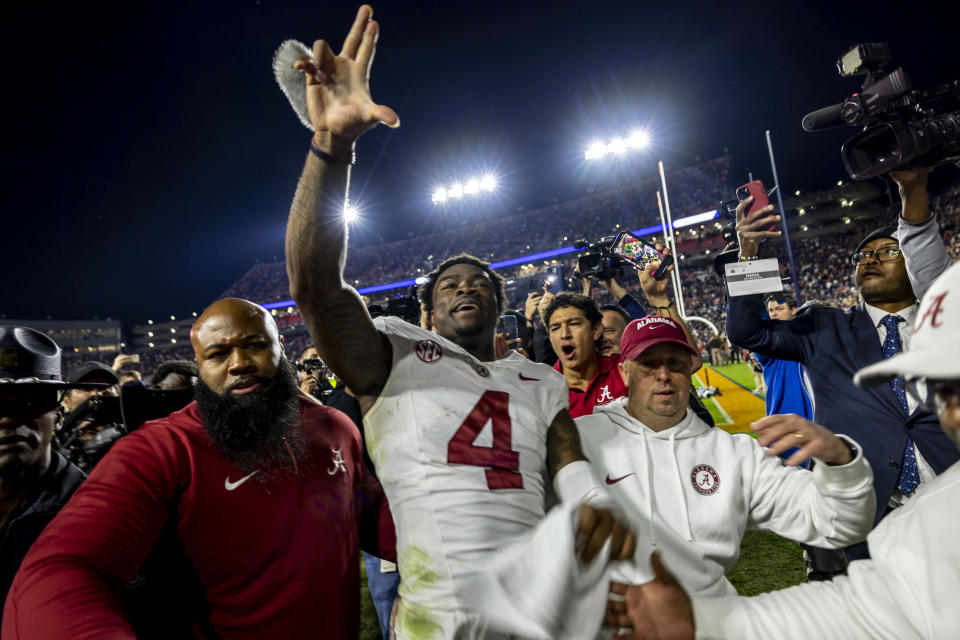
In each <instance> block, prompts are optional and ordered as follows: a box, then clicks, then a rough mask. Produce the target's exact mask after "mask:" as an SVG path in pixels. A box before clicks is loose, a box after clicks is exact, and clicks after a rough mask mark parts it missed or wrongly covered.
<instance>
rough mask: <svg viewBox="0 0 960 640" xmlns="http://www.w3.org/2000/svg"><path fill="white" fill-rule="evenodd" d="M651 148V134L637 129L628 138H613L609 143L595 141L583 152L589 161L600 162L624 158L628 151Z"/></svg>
mask: <svg viewBox="0 0 960 640" xmlns="http://www.w3.org/2000/svg"><path fill="white" fill-rule="evenodd" d="M649 146H650V134H649V133H647V132H646V131H645V130H643V129H635V130H633V131H632V132H631V133H630V134H629V135H628V136H625V137H622V138H612V139H611V140H610V141H609V142H603V141H602V140H594V141H593V142H591V143H590V146H589V147H587V149H586V151H584V152H583V157H584V158H586V159H587V160H599V159H600V158H604V157H606V156H610V155H612V156H624V155H626V153H627V152H628V151H642V150H644V149H646V148H647V147H649Z"/></svg>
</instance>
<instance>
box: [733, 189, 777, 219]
mask: <svg viewBox="0 0 960 640" xmlns="http://www.w3.org/2000/svg"><path fill="white" fill-rule="evenodd" d="M747 198H753V201H752V202H750V206H749V208H748V209H747V212H746V213H747V215H748V216H752V215H753V214H755V213H757V212H758V211H760V210H761V209H763V208H765V207H767V206H769V205H770V198H768V197H767V190H766V189H765V188H764V186H763V181H762V180H754V181H752V182H748V183H747V184H744V185H740V186H739V187H737V200H739V201H740V202H743V201H744V200H746V199H747ZM776 229H777V224H776V223H773V224H771V225H770V226H769V227H767V228H766V231H775V230H776Z"/></svg>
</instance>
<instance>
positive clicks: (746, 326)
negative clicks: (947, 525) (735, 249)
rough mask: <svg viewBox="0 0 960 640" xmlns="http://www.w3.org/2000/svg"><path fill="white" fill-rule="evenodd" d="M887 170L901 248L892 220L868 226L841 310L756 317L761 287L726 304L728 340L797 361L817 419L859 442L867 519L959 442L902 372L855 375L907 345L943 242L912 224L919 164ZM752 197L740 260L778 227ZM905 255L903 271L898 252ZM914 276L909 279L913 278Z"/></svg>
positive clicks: (740, 211) (742, 208) (954, 455)
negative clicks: (896, 195)
mask: <svg viewBox="0 0 960 640" xmlns="http://www.w3.org/2000/svg"><path fill="white" fill-rule="evenodd" d="M890 177H891V178H893V179H894V180H895V181H897V183H898V184H900V185H901V193H902V200H903V216H902V218H903V219H902V220H901V226H902V227H905V228H908V230H909V231H908V236H909V240H907V243H906V245H907V246H906V247H901V245H900V242H899V241H898V230H897V228H896V227H881V228H879V229H875V230H873V231H872V232H870V233H869V234H867V236H866V237H864V238H863V240H861V242H860V244H859V245H858V246H857V248H856V251H855V252H854V255H853V256H852V261H853V264H854V265H855V267H854V274H853V275H854V280H855V282H856V285H857V288H858V290H859V293H860V296H861V298H862V299H863V302H862V303H861V304H860V305H859V306H857V307H854V308H851V309H849V310H847V311H842V310H840V309H837V308H834V307H821V306H815V307H810V308H808V309H805V310H804V312H802V313H799V314H798V315H797V316H796V317H795V318H793V319H792V320H787V321H777V320H767V319H764V318H763V298H762V296H761V295H759V294H755V295H746V296H733V297H730V299H729V305H728V311H727V333H728V335H729V336H730V339H731V341H732V342H733V343H734V344H737V345H739V346H742V347H744V348H746V349H749V350H751V351H754V352H756V353H759V354H762V355H765V356H769V357H772V358H778V359H782V360H793V361H796V362H799V363H801V364H802V365H803V366H804V368H805V369H806V371H807V374H808V376H809V379H810V381H811V384H812V386H813V393H814V396H815V398H816V406H815V408H814V417H815V419H816V422H818V423H819V424H823V425H824V426H825V427H827V428H828V429H831V430H838V431H839V430H845V432H847V433H849V434H850V436H851V437H853V438H854V439H857V440H859V441H860V442H863V443H865V451H864V453H865V455H866V457H867V460H868V461H869V462H870V466H871V467H872V469H873V473H874V488H875V491H876V493H877V511H876V514H875V518H874V523H875V524H876V522H879V521H880V519H881V518H882V517H883V516H884V515H886V513H887V512H888V511H889V510H890V509H894V508H896V507H898V506H900V505H902V504H903V503H904V502H905V501H906V500H908V499H909V498H911V497H912V496H913V495H914V493H915V492H916V491H917V489H918V487H920V486H921V485H922V483H925V482H929V481H931V480H933V478H934V477H935V476H936V475H937V474H939V473H942V472H943V471H944V470H945V469H946V468H947V467H948V466H950V465H951V464H953V463H954V462H956V461H957V460H958V458H960V454H958V451H957V447H956V445H955V444H954V443H953V442H952V441H951V440H950V439H949V438H947V436H946V435H945V434H944V433H943V431H942V430H941V429H939V427H938V424H937V421H936V416H934V415H932V414H930V413H929V412H927V411H924V410H923V409H922V407H921V406H920V405H919V403H917V402H915V401H913V400H912V399H911V398H909V397H907V396H906V394H905V393H904V391H903V381H902V380H898V379H895V380H894V381H892V382H891V384H890V385H885V386H883V387H878V388H874V389H859V388H857V387H855V386H854V385H853V383H852V378H853V374H854V373H855V372H856V371H857V370H858V369H861V368H863V367H864V366H866V365H869V364H873V363H875V362H879V361H880V360H883V359H886V358H889V357H892V356H893V355H896V353H898V352H899V351H901V350H902V349H903V348H906V347H908V346H909V343H910V338H911V335H912V332H913V329H914V325H915V323H916V322H917V321H918V319H917V301H916V294H915V292H914V288H913V286H915V287H916V289H918V290H920V291H925V290H926V289H927V288H928V287H929V285H930V283H931V282H932V279H933V277H935V276H936V273H935V272H936V271H937V270H938V269H942V267H943V256H944V253H945V249H944V248H943V241H942V239H939V238H938V236H939V233H938V230H937V227H936V225H935V223H934V222H933V221H932V219H931V220H928V221H927V222H926V223H925V224H924V223H922V224H921V225H919V226H917V227H916V228H913V227H912V226H911V225H914V222H913V220H916V219H917V218H919V217H927V218H932V216H930V214H929V211H928V210H927V211H926V215H922V213H923V210H924V209H925V208H926V206H927V205H926V189H925V183H926V171H925V170H923V169H918V170H904V171H900V172H895V173H891V174H890ZM751 202H752V198H747V199H746V200H744V202H742V203H741V204H740V205H739V206H738V207H737V234H738V237H739V241H740V249H739V255H740V259H741V260H745V259H754V258H755V257H756V256H757V255H758V254H759V249H760V241H761V240H762V239H764V238H767V237H776V236H779V235H780V231H768V230H764V229H765V228H766V227H769V225H770V224H771V223H774V222H776V221H777V220H779V216H774V215H772V212H773V207H772V206H767V207H764V208H763V209H760V210H759V211H757V212H755V213H754V214H752V215H747V214H746V210H747V208H748V207H749V206H750V203H751ZM913 249H916V250H917V251H916V252H913V255H911V256H910V260H911V271H912V273H911V274H910V275H908V272H907V268H906V262H905V254H906V253H907V251H911V250H913ZM911 276H912V280H913V286H911ZM845 553H846V555H847V558H848V559H851V560H852V559H858V558H863V557H866V554H867V550H866V547H865V545H862V544H861V545H855V546H854V547H851V548H848V549H846V550H845Z"/></svg>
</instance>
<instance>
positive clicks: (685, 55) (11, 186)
mask: <svg viewBox="0 0 960 640" xmlns="http://www.w3.org/2000/svg"><path fill="white" fill-rule="evenodd" d="M30 4H31V5H32V6H33V7H35V8H33V9H24V8H23V7H19V8H18V9H17V10H16V12H12V13H8V14H7V15H6V16H5V19H4V27H3V36H4V37H3V47H4V60H5V61H6V64H5V69H4V72H5V82H4V87H5V91H4V94H5V96H6V98H5V99H4V106H5V108H4V110H3V111H4V113H6V114H7V115H6V116H5V117H4V119H5V123H4V124H5V126H4V136H3V146H2V151H0V158H2V171H3V189H2V191H0V193H2V196H0V197H2V201H0V202H2V204H0V207H2V212H3V221H4V240H5V242H4V243H3V251H2V254H0V256H2V257H0V268H2V271H3V277H2V281H0V283H2V284H0V300H2V307H0V313H2V314H4V315H6V316H7V317H8V318H26V319H34V318H44V317H46V316H51V317H53V318H61V319H73V318H91V317H93V316H99V317H100V318H106V317H112V318H119V319H121V320H123V321H124V322H125V323H128V324H131V323H135V322H143V321H145V320H146V319H147V318H149V317H161V316H164V315H169V314H176V315H178V316H179V315H187V314H189V313H190V312H191V311H199V310H201V309H202V307H203V306H205V305H206V304H208V303H209V302H210V301H211V300H212V299H213V298H215V297H216V296H217V295H218V294H219V293H220V292H222V291H223V290H224V289H226V288H227V287H228V286H229V285H230V284H231V283H232V282H233V281H235V280H236V279H237V278H238V277H240V276H241V275H242V274H243V273H244V272H245V271H246V270H247V269H248V268H249V267H250V266H251V265H252V264H253V263H254V262H255V261H256V260H258V259H259V260H261V261H269V260H273V259H275V258H276V257H280V256H282V253H283V231H284V226H285V222H286V215H287V210H288V207H289V203H290V199H291V197H292V195H293V191H294V188H295V186H296V181H297V178H298V175H299V171H300V167H301V165H302V162H303V159H304V156H305V153H306V149H307V144H308V141H309V135H310V134H309V132H308V131H307V130H306V129H305V128H303V126H302V125H301V124H300V123H299V122H298V120H297V118H296V117H295V115H294V113H293V111H292V110H291V108H290V107H289V106H288V104H287V102H286V99H285V98H284V97H283V95H282V93H281V92H280V90H279V88H278V87H277V86H276V83H275V81H274V79H273V75H272V71H271V67H270V63H271V58H272V54H273V51H274V49H275V48H276V47H277V46H278V45H279V44H280V42H282V41H283V40H284V39H287V38H296V39H298V40H301V41H304V42H307V43H308V44H309V43H311V42H312V41H313V40H314V39H318V38H323V39H326V40H328V41H329V42H331V44H332V46H333V48H334V49H335V50H336V51H339V48H340V45H341V43H342V40H343V37H344V36H345V35H346V32H347V29H348V28H349V26H350V24H351V22H352V20H353V17H354V15H355V13H356V9H357V6H359V4H353V3H345V2H338V3H325V2H315V3H295V2H268V1H266V0H263V1H260V2H251V1H244V2H232V3H216V4H214V3H210V4H209V5H202V4H200V3H192V4H177V3H162V4H161V3H157V4H152V3H151V4H142V3H124V4H118V5H107V4H98V3H70V4H67V5H64V6H59V7H58V6H57V5H51V4H42V3H30ZM951 5H952V6H953V9H952V10H951V9H947V8H946V7H950V6H951ZM957 6H958V5H957V3H950V2H939V3H929V4H927V3H922V2H910V3H903V2H898V3H892V2H891V3H873V4H869V5H868V4H866V3H862V2H856V3H852V2H851V3H844V2H830V3H811V2H802V3H800V2H796V3H777V2H766V3H762V4H757V5H739V6H734V4H733V3H724V2H710V3H706V2H704V3H691V4H685V3H682V2H662V3H651V2H619V3H607V2H597V1H588V2H583V1H581V2H569V3H568V2H559V3H556V2H555V3H549V4H548V3H521V2H512V3H507V2H472V3H454V2H448V3H428V2H396V1H391V2H381V3H375V4H374V10H375V17H376V18H377V19H378V21H379V22H380V24H381V37H380V43H379V46H378V50H377V57H376V60H375V62H374V67H373V73H372V92H373V97H374V100H376V101H377V102H380V103H383V104H386V105H389V106H391V107H393V108H394V109H395V110H396V111H397V112H398V113H399V114H400V118H401V120H402V127H401V128H400V129H398V130H389V129H387V128H385V127H380V128H377V129H375V130H373V131H371V132H368V133H367V134H366V135H365V136H364V137H363V138H362V139H361V141H360V143H359V145H358V165H357V167H356V170H355V173H354V181H353V185H354V188H353V192H352V197H353V200H354V201H355V202H356V204H357V205H358V206H359V207H360V209H361V211H362V215H363V216H364V222H363V225H362V226H361V227H359V228H358V229H357V232H356V234H355V236H354V241H355V242H357V243H358V244H370V243H373V242H376V241H377V240H378V239H380V238H382V239H384V240H391V239H396V238H400V237H404V236H406V235H407V234H408V233H414V234H420V233H424V232H426V231H427V230H429V229H430V228H431V227H432V226H434V225H436V222H437V217H438V216H441V215H442V216H465V217H474V216H480V215H488V214H507V213H511V212H515V211H516V210H517V209H518V207H525V208H526V209H528V210H529V209H534V208H537V207H539V206H543V205H547V204H550V203H551V202H552V201H553V200H554V199H555V198H556V199H559V200H562V199H564V198H570V197H574V196H582V195H584V193H585V192H586V190H587V189H589V188H591V187H593V188H600V187H603V186H604V185H607V184H610V183H612V181H615V180H623V179H627V178H629V177H631V176H637V177H645V176H648V175H651V174H652V172H653V171H654V163H655V161H656V160H660V159H662V160H664V161H665V162H667V163H668V165H671V166H678V165H683V164H689V163H692V162H694V161H695V160H696V158H697V157H700V158H701V159H709V158H712V157H716V156H718V155H720V154H721V153H722V151H723V149H724V148H728V149H729V151H730V152H731V153H733V156H734V163H733V174H734V175H733V177H732V180H736V181H741V178H742V182H746V175H747V172H748V171H753V172H754V174H755V177H759V178H762V179H764V180H765V181H766V182H772V180H770V175H769V173H770V171H769V164H768V161H767V152H766V146H765V143H764V138H763V133H764V130H765V129H771V130H772V133H773V140H774V145H775V149H776V151H777V162H778V169H779V172H780V178H781V180H782V182H783V185H784V187H785V188H789V189H790V190H793V189H794V188H804V189H812V188H819V187H826V186H828V185H830V184H835V183H836V181H837V180H838V179H846V178H847V176H846V175H845V173H844V171H843V167H842V164H841V160H840V154H839V146H840V143H841V142H842V141H843V140H844V139H846V138H847V137H849V136H850V135H852V134H853V133H854V132H855V131H854V129H852V128H842V129H835V130H832V131H828V132H822V133H817V134H808V133H804V132H803V131H802V130H801V128H800V119H801V117H802V116H803V115H804V114H805V113H807V112H809V111H812V110H814V109H816V108H819V107H822V106H826V105H828V104H831V103H835V102H839V101H840V100H841V99H842V98H843V97H844V96H845V95H848V94H850V93H852V92H854V91H856V90H857V89H858V88H859V82H860V80H859V79H844V78H840V77H839V76H838V75H837V73H836V71H835V68H834V62H835V60H836V59H837V57H838V56H839V55H840V53H842V52H843V51H844V50H845V49H846V48H847V47H848V46H849V45H852V44H855V43H857V42H861V41H888V42H890V43H891V45H892V46H893V54H894V63H895V65H896V64H899V65H903V66H904V67H905V68H906V70H907V72H908V74H909V75H910V77H911V79H912V80H913V84H914V86H915V87H916V88H921V89H925V88H931V87H932V86H934V85H935V84H939V83H941V82H945V81H947V80H953V79H956V78H958V77H960V63H958V60H960V55H958V52H957V48H956V47H957V44H956V43H957V33H956V30H957V25H958V15H957V12H958V9H957ZM227 7H229V8H227ZM848 7H856V10H853V9H851V8H848ZM907 8H909V9H907ZM8 11H12V10H10V9H9V8H8ZM24 11H33V12H34V13H32V14H29V15H28V14H25V13H23V12H24ZM908 11H909V13H908ZM951 11H952V12H953V13H952V14H951ZM640 126H642V127H646V128H647V129H648V130H649V132H650V134H651V136H652V138H653V141H654V146H653V148H652V149H651V151H650V152H649V153H647V154H645V155H642V156H637V157H636V158H635V159H632V160H630V161H628V162H624V163H619V166H617V167H613V166H612V165H610V164H606V165H596V164H594V165H586V164H585V162H584V161H583V155H582V154H583V150H584V149H585V147H586V145H587V143H588V142H589V141H590V140H591V139H594V138H609V137H611V136H613V135H617V134H625V133H627V132H629V130H630V129H633V128H635V127H640ZM481 170H488V171H493V172H495V173H496V174H497V175H498V177H499V179H500V184H501V189H500V190H499V191H498V193H497V194H496V196H495V197H493V199H492V200H487V201H486V204H487V206H488V207H489V209H483V208H479V207H459V208H454V209H448V210H445V211H444V212H443V213H441V212H440V211H439V210H438V208H436V207H434V206H433V205H432V204H431V202H430V194H431V193H432V191H433V188H434V186H435V185H436V184H438V183H439V182H441V181H447V182H448V181H450V180H451V179H453V178H457V177H465V176H468V175H472V174H474V173H476V172H478V171H481ZM957 173H958V172H957V170H956V169H954V168H952V167H951V168H948V169H942V170H940V172H939V174H940V175H939V176H938V177H937V182H942V181H946V180H956V176H957ZM935 176H936V174H935ZM738 183H739V182H738ZM731 195H732V194H731ZM798 259H802V257H800V256H798ZM363 284H377V283H363Z"/></svg>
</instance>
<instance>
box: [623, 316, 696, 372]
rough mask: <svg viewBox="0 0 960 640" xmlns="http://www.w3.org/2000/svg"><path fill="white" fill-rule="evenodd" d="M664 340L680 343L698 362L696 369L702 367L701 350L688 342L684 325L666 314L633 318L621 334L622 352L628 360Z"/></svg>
mask: <svg viewBox="0 0 960 640" xmlns="http://www.w3.org/2000/svg"><path fill="white" fill-rule="evenodd" d="M664 342H667V343H672V344H677V345H680V346H681V347H683V348H685V349H686V350H687V351H689V352H690V353H692V354H693V356H694V358H696V360H697V362H698V364H697V366H696V368H695V369H694V371H696V370H697V369H699V368H700V362H701V358H700V352H698V351H697V350H696V348H694V347H693V346H691V345H690V343H689V342H687V335H686V334H685V333H684V332H683V327H681V326H680V324H679V323H678V322H677V321H676V320H674V319H672V318H667V317H664V316H644V317H643V318H638V319H636V320H632V321H631V322H630V324H628V325H627V326H626V328H625V329H624V330H623V335H621V336H620V353H621V354H622V355H623V357H624V358H625V359H626V360H634V359H636V358H637V357H639V356H640V354H642V353H643V352H644V351H646V350H647V349H649V348H650V347H652V346H653V345H656V344H661V343H664Z"/></svg>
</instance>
